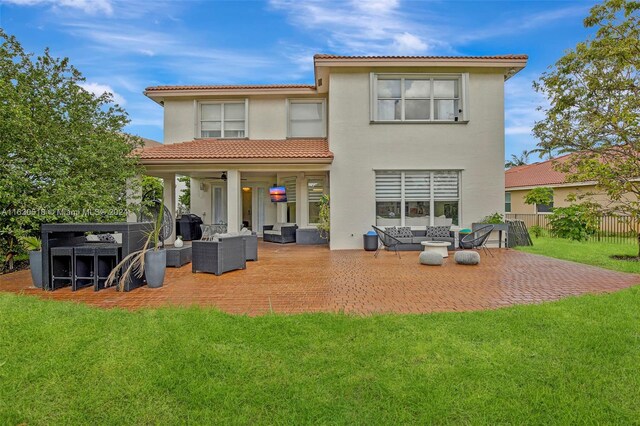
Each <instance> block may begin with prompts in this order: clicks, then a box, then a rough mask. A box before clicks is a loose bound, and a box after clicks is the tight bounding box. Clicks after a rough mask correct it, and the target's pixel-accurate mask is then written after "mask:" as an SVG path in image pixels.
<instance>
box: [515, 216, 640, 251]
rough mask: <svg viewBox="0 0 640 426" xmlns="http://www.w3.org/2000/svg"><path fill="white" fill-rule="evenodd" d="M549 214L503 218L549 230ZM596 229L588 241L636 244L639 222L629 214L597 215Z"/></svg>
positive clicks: (528, 226) (639, 228) (529, 226)
mask: <svg viewBox="0 0 640 426" xmlns="http://www.w3.org/2000/svg"><path fill="white" fill-rule="evenodd" d="M549 217H550V215H549V214H544V213H542V214H541V213H531V214H520V213H507V214H506V215H505V219H517V220H522V221H523V222H524V223H525V224H526V225H527V228H531V227H532V226H539V227H540V228H542V229H544V230H546V231H550V230H551V227H550V226H549ZM599 222H600V224H599V229H598V231H597V232H596V233H595V234H594V235H592V236H590V237H589V241H605V242H609V243H621V244H638V240H637V235H638V231H639V230H640V222H639V221H638V220H636V219H634V218H632V217H631V216H608V215H602V216H600V217H599Z"/></svg>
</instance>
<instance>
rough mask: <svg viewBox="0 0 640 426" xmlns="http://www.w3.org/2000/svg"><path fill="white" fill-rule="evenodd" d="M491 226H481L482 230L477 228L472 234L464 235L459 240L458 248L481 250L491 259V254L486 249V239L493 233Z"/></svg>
mask: <svg viewBox="0 0 640 426" xmlns="http://www.w3.org/2000/svg"><path fill="white" fill-rule="evenodd" d="M493 228H494V226H493V225H487V226H483V227H482V228H478V229H476V230H475V231H473V232H472V233H470V234H468V235H465V236H464V237H463V238H462V239H461V240H460V248H463V249H467V250H469V249H480V248H481V249H482V250H483V251H484V252H485V253H489V255H491V257H493V253H491V251H489V249H487V239H488V238H489V235H490V234H491V232H492V231H493Z"/></svg>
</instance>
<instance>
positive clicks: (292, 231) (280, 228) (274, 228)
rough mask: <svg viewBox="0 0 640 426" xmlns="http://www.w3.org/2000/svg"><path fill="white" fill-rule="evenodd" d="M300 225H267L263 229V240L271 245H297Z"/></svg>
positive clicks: (277, 223)
mask: <svg viewBox="0 0 640 426" xmlns="http://www.w3.org/2000/svg"><path fill="white" fill-rule="evenodd" d="M297 229H298V225H296V224H295V223H280V222H276V223H275V224H274V225H265V226H263V227H262V240H263V241H265V242H271V243H280V244H286V243H295V242H296V230H297Z"/></svg>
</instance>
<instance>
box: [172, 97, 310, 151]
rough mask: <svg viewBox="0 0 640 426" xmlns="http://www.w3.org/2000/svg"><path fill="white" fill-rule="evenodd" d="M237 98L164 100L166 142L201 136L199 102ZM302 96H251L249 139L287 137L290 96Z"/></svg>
mask: <svg viewBox="0 0 640 426" xmlns="http://www.w3.org/2000/svg"><path fill="white" fill-rule="evenodd" d="M245 98H246V97H236V98H229V97H224V98H217V99H214V98H206V99H204V98H203V99H193V98H190V99H167V100H165V102H164V143H165V144H171V143H176V142H185V141H190V140H193V139H194V138H197V137H199V136H200V135H199V123H198V108H199V102H204V101H215V100H231V99H232V100H236V101H237V100H241V99H245ZM302 98H309V97H308V96H306V97H301V96H290V97H287V96H278V97H273V96H267V97H265V96H252V97H248V100H249V114H248V115H249V116H248V120H249V129H248V131H249V135H248V137H249V138H250V139H285V138H286V137H287V99H302Z"/></svg>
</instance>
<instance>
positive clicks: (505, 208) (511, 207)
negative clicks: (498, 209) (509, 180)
mask: <svg viewBox="0 0 640 426" xmlns="http://www.w3.org/2000/svg"><path fill="white" fill-rule="evenodd" d="M507 196H509V202H508V204H509V211H507ZM511 210H513V205H512V204H511V192H509V191H506V192H505V193H504V212H505V213H511Z"/></svg>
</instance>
